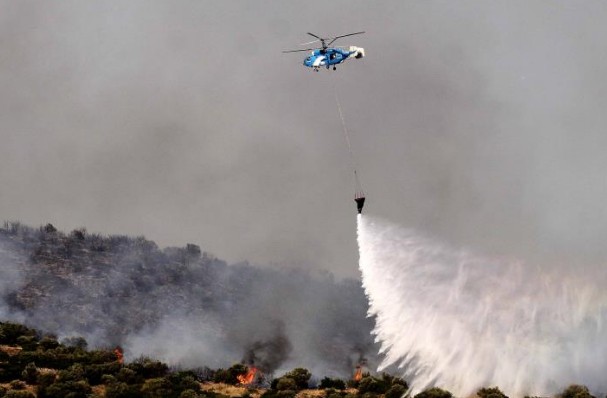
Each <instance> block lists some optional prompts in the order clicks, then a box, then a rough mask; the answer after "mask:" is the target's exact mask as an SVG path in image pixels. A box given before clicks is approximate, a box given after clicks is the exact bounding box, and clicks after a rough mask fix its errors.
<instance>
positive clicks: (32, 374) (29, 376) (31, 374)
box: [21, 362, 38, 384]
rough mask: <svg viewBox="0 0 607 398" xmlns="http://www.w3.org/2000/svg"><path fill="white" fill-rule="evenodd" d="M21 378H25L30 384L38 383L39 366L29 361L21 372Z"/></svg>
mask: <svg viewBox="0 0 607 398" xmlns="http://www.w3.org/2000/svg"><path fill="white" fill-rule="evenodd" d="M21 379H22V380H25V382H26V383H28V384H36V382H37V381H38V368H36V364H35V363H33V362H30V363H28V364H27V365H26V366H25V369H23V372H21Z"/></svg>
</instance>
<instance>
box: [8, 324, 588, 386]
mask: <svg viewBox="0 0 607 398" xmlns="http://www.w3.org/2000/svg"><path fill="white" fill-rule="evenodd" d="M85 343H86V342H84V341H81V339H79V344H73V345H64V344H62V343H60V342H58V341H57V339H56V337H54V336H52V335H44V334H43V333H40V332H38V331H36V330H33V329H30V328H28V327H25V326H23V325H19V324H15V323H2V322H0V346H1V347H8V348H11V350H10V354H9V353H7V351H8V350H6V349H3V350H0V396H6V397H11V398H12V397H19V398H36V397H37V398H65V397H73V398H135V397H141V398H155V397H163V398H237V397H239V398H240V397H243V396H245V395H246V396H250V397H254V398H296V396H298V397H301V398H304V397H315V398H401V397H403V396H404V395H405V394H406V393H407V389H408V385H407V383H406V382H405V381H404V380H403V379H401V378H399V377H394V376H391V375H388V374H382V375H381V376H372V375H369V374H368V373H367V372H365V371H362V369H363V366H362V365H361V366H359V367H357V369H356V370H357V371H358V370H359V369H361V372H360V373H359V372H355V374H361V375H362V378H361V379H360V380H349V381H347V382H346V381H344V380H342V379H339V378H329V377H325V378H323V379H322V380H321V381H320V383H319V384H318V385H317V384H316V383H314V382H313V381H312V374H311V373H310V372H309V371H308V370H307V369H304V368H296V369H293V370H292V371H290V372H287V373H285V374H283V375H282V376H280V377H278V378H275V379H273V380H272V381H271V383H269V384H267V385H265V384H264V385H261V384H256V381H257V380H259V377H260V371H259V370H258V369H257V368H256V367H255V366H250V367H248V366H245V365H243V364H236V365H233V366H232V367H230V368H228V369H219V370H216V371H215V370H211V369H208V368H204V369H202V368H201V369H191V370H176V369H175V370H171V369H170V368H169V367H168V366H167V365H166V364H164V363H162V362H160V361H156V360H153V359H150V358H139V359H137V360H135V361H133V362H130V363H129V362H119V361H117V354H116V352H121V350H120V349H119V348H120V347H116V348H115V349H107V350H103V349H101V350H91V351H89V350H87V348H86V347H87V344H85ZM42 364H44V367H42ZM39 366H40V367H39ZM304 390H306V391H304ZM477 396H478V398H507V397H506V396H505V395H504V394H503V393H502V392H501V391H500V390H499V389H498V388H497V387H492V388H482V389H480V390H478V392H477ZM571 397H575V398H594V397H593V396H592V395H591V394H590V392H589V391H588V389H587V388H586V387H584V386H579V385H574V386H570V387H568V388H567V389H565V390H564V391H563V392H562V393H561V394H560V395H559V398H571ZM413 398H452V395H451V393H449V392H448V391H445V390H442V389H440V388H431V389H429V390H426V391H423V392H421V393H419V394H417V395H416V396H414V397H413Z"/></svg>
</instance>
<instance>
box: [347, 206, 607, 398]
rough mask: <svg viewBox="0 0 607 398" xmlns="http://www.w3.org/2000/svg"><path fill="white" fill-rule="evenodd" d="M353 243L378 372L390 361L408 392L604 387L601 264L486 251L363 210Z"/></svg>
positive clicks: (606, 360) (606, 277)
mask: <svg viewBox="0 0 607 398" xmlns="http://www.w3.org/2000/svg"><path fill="white" fill-rule="evenodd" d="M358 245H359V251H360V270H361V272H362V278H363V286H364V289H365V292H366V294H367V296H368V298H369V315H371V316H374V317H375V319H376V327H375V330H374V333H375V335H376V338H377V340H378V341H379V342H380V343H381V352H382V353H383V355H384V356H385V359H384V361H383V363H382V364H381V366H380V369H383V368H386V367H387V366H390V365H398V366H399V368H400V369H402V372H403V376H404V377H405V378H406V379H407V380H408V381H409V382H410V384H411V388H412V393H413V394H415V393H417V392H419V391H421V390H423V389H424V388H426V387H430V386H437V387H441V388H445V389H447V390H449V391H451V392H452V393H454V394H455V395H456V396H460V397H464V396H468V395H469V394H471V393H474V392H476V391H477V389H478V388H480V387H492V386H498V387H499V388H500V389H501V390H502V391H504V392H506V393H507V394H509V395H510V396H523V395H547V394H553V393H555V392H557V391H560V390H561V389H562V388H564V387H566V386H568V385H570V384H573V383H577V384H585V385H587V386H588V387H589V388H590V389H591V391H595V392H603V393H604V392H605V391H607V328H605V327H604V326H603V322H604V319H605V317H606V316H607V283H606V282H607V274H606V273H605V271H604V270H602V269H600V268H596V269H568V268H566V267H558V268H557V267H552V268H540V267H532V266H530V265H528V264H524V263H521V262H516V261H509V260H506V259H491V258H486V257H482V256H478V255H474V254H473V253H470V252H467V251H465V250H457V249H453V248H450V247H447V246H445V245H441V244H440V243H438V242H435V241H433V240H431V239H428V238H425V237H422V236H420V235H418V234H417V233H416V232H415V231H412V230H409V229H405V228H402V227H400V226H397V225H394V224H391V223H388V222H385V221H383V220H381V219H377V218H370V217H369V216H367V215H365V216H361V215H358Z"/></svg>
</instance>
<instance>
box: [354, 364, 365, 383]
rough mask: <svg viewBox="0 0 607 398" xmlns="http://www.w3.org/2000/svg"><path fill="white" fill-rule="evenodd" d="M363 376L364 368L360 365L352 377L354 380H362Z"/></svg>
mask: <svg viewBox="0 0 607 398" xmlns="http://www.w3.org/2000/svg"><path fill="white" fill-rule="evenodd" d="M362 378H363V368H362V366H360V365H357V366H356V371H355V372H354V377H352V379H353V380H354V381H361V380H362Z"/></svg>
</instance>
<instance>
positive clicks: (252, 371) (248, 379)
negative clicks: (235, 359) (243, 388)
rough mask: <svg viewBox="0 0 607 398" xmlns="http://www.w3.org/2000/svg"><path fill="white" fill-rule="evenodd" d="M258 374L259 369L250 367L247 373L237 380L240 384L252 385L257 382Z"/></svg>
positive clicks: (239, 376)
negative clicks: (256, 376)
mask: <svg viewBox="0 0 607 398" xmlns="http://www.w3.org/2000/svg"><path fill="white" fill-rule="evenodd" d="M256 374H257V368H255V367H254V366H251V367H249V370H248V371H247V373H245V374H243V375H238V376H236V378H237V379H238V382H239V383H240V384H244V385H248V384H252V383H253V382H254V381H255V375H256Z"/></svg>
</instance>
